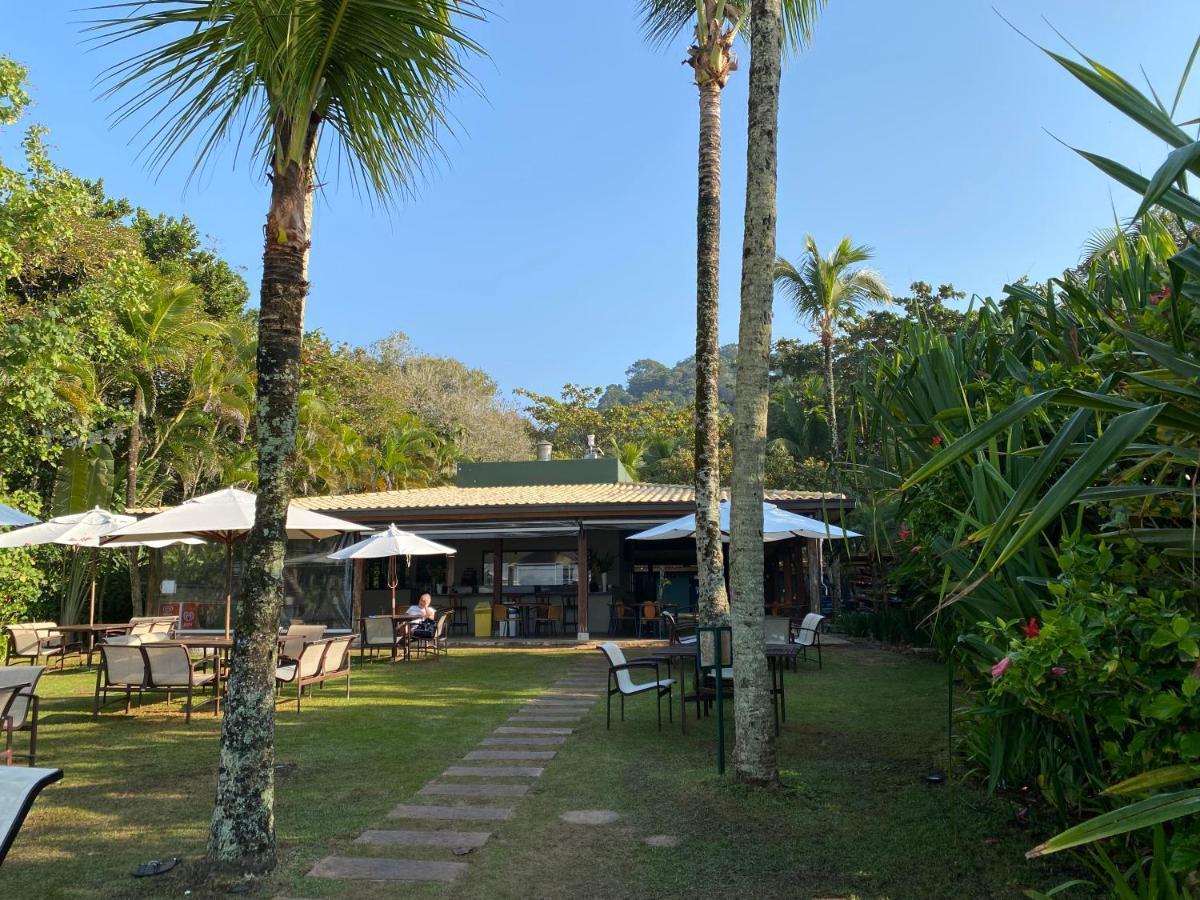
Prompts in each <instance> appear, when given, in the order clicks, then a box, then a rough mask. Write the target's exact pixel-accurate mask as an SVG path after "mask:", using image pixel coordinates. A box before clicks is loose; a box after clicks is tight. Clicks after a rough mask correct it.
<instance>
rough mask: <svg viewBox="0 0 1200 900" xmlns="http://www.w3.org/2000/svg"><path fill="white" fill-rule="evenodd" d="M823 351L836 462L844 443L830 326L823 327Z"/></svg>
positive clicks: (826, 393) (831, 453) (831, 454)
mask: <svg viewBox="0 0 1200 900" xmlns="http://www.w3.org/2000/svg"><path fill="white" fill-rule="evenodd" d="M821 353H822V357H823V362H824V364H825V365H824V368H825V371H824V372H823V373H822V374H824V376H825V398H826V402H827V403H828V404H829V449H830V457H831V459H832V460H833V461H834V462H837V461H838V460H839V459H840V458H841V452H842V445H841V441H840V440H839V438H838V424H837V397H836V396H834V392H833V329H832V328H831V327H829V326H825V327H822V329H821Z"/></svg>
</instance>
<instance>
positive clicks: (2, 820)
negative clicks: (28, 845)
mask: <svg viewBox="0 0 1200 900" xmlns="http://www.w3.org/2000/svg"><path fill="white" fill-rule="evenodd" d="M62 777H63V773H62V769H33V768H29V769H27V768H24V767H22V768H13V767H11V766H9V767H6V768H0V863H3V862H4V858H5V857H6V856H8V851H9V848H11V847H12V844H13V840H14V839H16V836H17V832H19V831H20V830H21V824H22V823H23V822H24V821H25V817H26V816H27V815H28V814H29V809H30V807H31V806H33V801H34V800H36V799H37V795H38V794H40V793H41V791H42V788H44V787H45V786H46V785H48V784H54V782H56V781H59V780H60V779H61V778H62Z"/></svg>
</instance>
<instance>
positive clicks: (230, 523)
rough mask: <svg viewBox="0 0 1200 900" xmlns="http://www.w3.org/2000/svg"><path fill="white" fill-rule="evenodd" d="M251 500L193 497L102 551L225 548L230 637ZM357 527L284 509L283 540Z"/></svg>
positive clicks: (243, 495) (230, 492)
mask: <svg viewBox="0 0 1200 900" xmlns="http://www.w3.org/2000/svg"><path fill="white" fill-rule="evenodd" d="M256 499H257V498H256V497H255V496H254V494H252V493H250V492H249V491H241V490H238V489H237V488H224V489H223V490H219V491H214V492H213V493H211V494H205V495H204V496H203V497H194V498H192V499H191V500H188V501H187V502H185V503H182V504H180V505H179V506H176V507H174V508H173V509H168V510H165V511H164V512H160V513H158V514H156V515H153V516H147V517H146V518H144V519H141V520H139V521H137V522H134V523H132V524H130V525H127V526H126V527H124V528H121V529H118V530H117V531H114V532H113V533H112V534H111V535H110V536H109V537H108V538H106V539H105V540H104V546H106V547H109V546H112V547H128V546H132V545H137V544H142V543H145V542H147V541H178V540H181V539H188V538H199V539H200V540H204V541H210V542H212V543H216V544H224V545H225V636H226V637H229V615H230V610H231V609H232V607H233V545H234V544H236V543H237V542H238V541H241V540H244V539H245V537H246V535H247V534H249V533H250V529H251V527H253V525H254V507H255V501H256ZM364 530H365V529H364V528H363V527H362V526H361V525H356V524H354V523H353V522H346V521H344V520H342V519H335V518H334V517H333V516H326V515H322V514H321V513H318V512H313V511H312V510H309V509H302V508H301V507H298V506H296V505H295V504H293V505H291V506H289V507H288V514H287V536H288V537H289V538H295V539H304V538H309V539H311V540H320V539H322V538H328V537H333V536H334V535H337V534H344V533H346V532H352V531H364Z"/></svg>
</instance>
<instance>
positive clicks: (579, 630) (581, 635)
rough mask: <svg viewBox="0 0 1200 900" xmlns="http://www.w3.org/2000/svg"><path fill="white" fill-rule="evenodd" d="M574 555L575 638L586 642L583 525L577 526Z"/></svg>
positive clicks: (586, 583) (586, 573)
mask: <svg viewBox="0 0 1200 900" xmlns="http://www.w3.org/2000/svg"><path fill="white" fill-rule="evenodd" d="M576 554H577V555H578V563H579V565H578V567H577V571H578V573H579V578H578V587H577V592H576V603H578V604H579V611H578V612H579V614H578V616H577V620H578V622H579V624H578V626H576V629H575V630H576V637H577V638H578V639H579V640H581V641H586V640H588V575H589V572H588V542H587V531H585V530H584V527H583V523H582V522H581V523H580V525H579V537H578V543H577V544H576Z"/></svg>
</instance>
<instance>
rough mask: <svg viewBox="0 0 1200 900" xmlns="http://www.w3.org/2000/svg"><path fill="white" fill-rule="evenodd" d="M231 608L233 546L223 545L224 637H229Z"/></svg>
mask: <svg viewBox="0 0 1200 900" xmlns="http://www.w3.org/2000/svg"><path fill="white" fill-rule="evenodd" d="M232 606H233V544H226V545H225V637H226V638H228V637H229V611H230V609H231V608H232Z"/></svg>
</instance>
